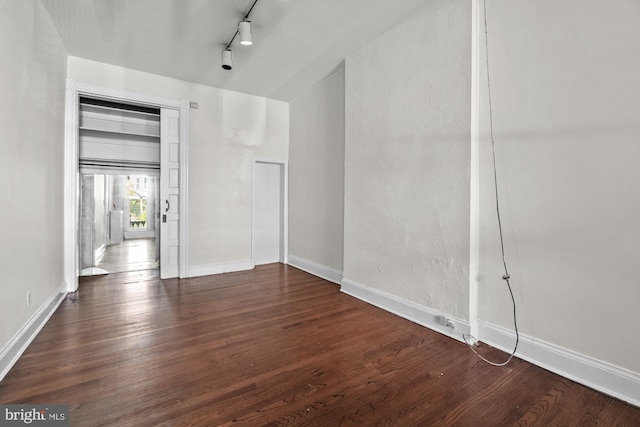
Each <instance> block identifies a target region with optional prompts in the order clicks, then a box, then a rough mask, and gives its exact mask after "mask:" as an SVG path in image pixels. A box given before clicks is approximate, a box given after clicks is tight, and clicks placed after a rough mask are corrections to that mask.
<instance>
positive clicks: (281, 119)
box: [68, 57, 289, 272]
mask: <svg viewBox="0 0 640 427" xmlns="http://www.w3.org/2000/svg"><path fill="white" fill-rule="evenodd" d="M68 68H69V78H70V79H73V80H75V81H77V82H81V83H86V84H92V85H96V86H100V87H104V88H110V89H113V90H117V91H125V92H134V93H139V94H145V95H151V96H157V97H164V98H171V99H187V100H189V101H194V102H198V103H199V107H200V108H199V109H197V110H191V113H190V117H189V211H188V215H189V266H190V267H191V268H192V269H193V270H194V271H196V270H197V271H199V272H203V271H207V269H212V268H214V267H215V266H217V265H228V264H236V263H242V262H246V263H250V262H251V162H252V158H253V157H254V156H255V157H260V158H269V159H277V160H283V161H286V160H287V157H288V147H289V106H288V104H287V103H285V102H281V101H275V100H271V99H267V98H262V97H258V96H252V95H246V94H242V93H238V92H232V91H227V90H222V89H217V88H212V87H208V86H202V85H197V84H193V83H189V82H185V81H180V80H175V79H171V78H167V77H162V76H158V75H154V74H149V73H144V72H140V71H136V70H130V69H126V68H121V67H115V66H112V65H107V64H102V63H98V62H94V61H88V60H85V59H80V58H75V57H70V58H69V65H68Z"/></svg>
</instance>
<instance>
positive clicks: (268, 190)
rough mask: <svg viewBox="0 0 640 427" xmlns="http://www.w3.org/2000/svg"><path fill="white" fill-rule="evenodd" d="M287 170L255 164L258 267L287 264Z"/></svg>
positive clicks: (254, 207)
mask: <svg viewBox="0 0 640 427" xmlns="http://www.w3.org/2000/svg"><path fill="white" fill-rule="evenodd" d="M283 236H284V166H283V165H282V164H278V163H265V162H255V164H254V169H253V256H254V260H253V262H254V264H255V265H261V264H269V263H273V262H284V238H283Z"/></svg>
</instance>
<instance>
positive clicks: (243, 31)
mask: <svg viewBox="0 0 640 427" xmlns="http://www.w3.org/2000/svg"><path fill="white" fill-rule="evenodd" d="M238 31H239V32H240V44H241V45H243V46H251V45H252V44H253V42H252V41H251V21H242V22H240V24H238Z"/></svg>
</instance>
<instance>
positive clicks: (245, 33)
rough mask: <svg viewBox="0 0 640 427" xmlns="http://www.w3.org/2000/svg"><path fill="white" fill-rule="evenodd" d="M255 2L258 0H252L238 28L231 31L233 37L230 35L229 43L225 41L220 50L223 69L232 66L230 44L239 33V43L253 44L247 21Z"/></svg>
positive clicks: (249, 25) (244, 44)
mask: <svg viewBox="0 0 640 427" xmlns="http://www.w3.org/2000/svg"><path fill="white" fill-rule="evenodd" d="M256 3H258V0H254V1H253V4H252V5H251V8H250V9H249V11H248V12H247V14H246V15H244V18H242V21H240V23H239V24H238V28H236V32H235V33H233V37H231V40H229V43H227V46H226V47H225V48H224V50H223V51H222V68H223V69H225V70H230V69H231V68H232V67H233V64H232V63H233V52H232V51H231V44H232V43H233V41H234V40H235V38H236V36H238V34H239V35H240V44H241V45H243V46H251V45H252V44H253V40H252V39H251V21H249V15H250V14H251V11H252V10H253V8H254V7H255V5H256Z"/></svg>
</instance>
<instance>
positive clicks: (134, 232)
mask: <svg viewBox="0 0 640 427" xmlns="http://www.w3.org/2000/svg"><path fill="white" fill-rule="evenodd" d="M80 182H81V188H80V226H79V234H80V240H79V252H80V276H92V275H99V274H108V273H122V272H128V271H137V270H148V269H156V268H159V266H160V264H159V260H160V245H159V243H160V238H159V237H160V233H159V221H158V220H157V218H158V193H159V180H158V178H157V177H155V176H147V175H116V174H92V173H82V174H81V175H80Z"/></svg>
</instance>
